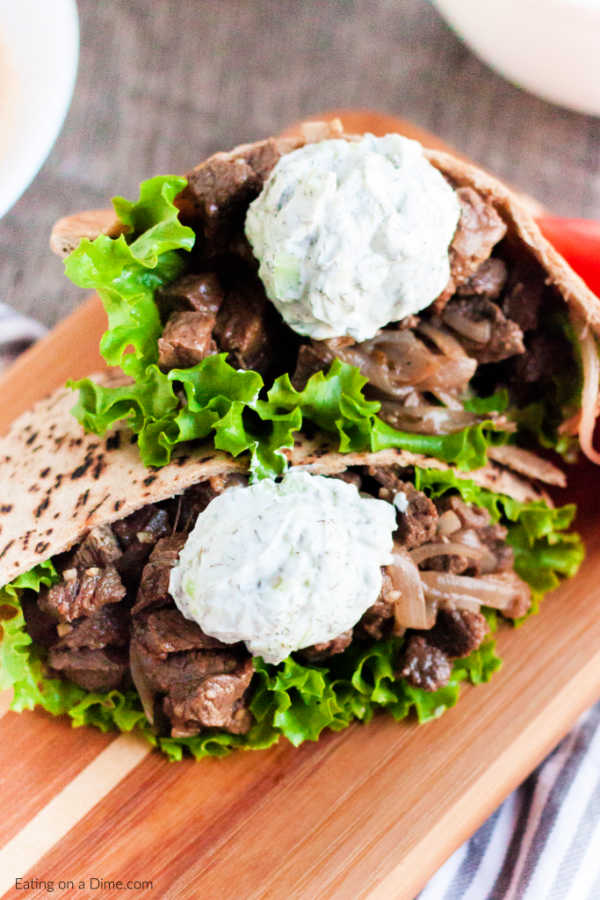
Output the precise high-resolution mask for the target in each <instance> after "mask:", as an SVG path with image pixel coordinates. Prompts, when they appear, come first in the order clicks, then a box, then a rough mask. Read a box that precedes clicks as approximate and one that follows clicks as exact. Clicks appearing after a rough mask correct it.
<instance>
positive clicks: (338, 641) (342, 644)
mask: <svg viewBox="0 0 600 900" xmlns="http://www.w3.org/2000/svg"><path fill="white" fill-rule="evenodd" d="M352 634H353V631H352V628H350V629H349V631H344V632H343V633H342V634H340V635H338V636H337V637H335V638H333V640H331V641H324V642H323V643H322V644H313V645H312V646H311V647H305V648H304V649H303V650H300V656H301V657H302V659H304V660H306V662H309V663H313V662H322V661H323V660H325V659H328V658H329V657H330V656H336V654H338V653H343V652H344V650H346V648H347V647H349V646H350V644H351V643H352Z"/></svg>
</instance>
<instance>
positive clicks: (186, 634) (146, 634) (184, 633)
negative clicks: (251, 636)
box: [137, 607, 227, 659]
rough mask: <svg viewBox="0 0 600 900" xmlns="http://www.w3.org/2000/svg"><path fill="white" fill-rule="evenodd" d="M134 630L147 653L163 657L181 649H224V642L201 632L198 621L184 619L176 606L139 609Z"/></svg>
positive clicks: (225, 647) (225, 646)
mask: <svg viewBox="0 0 600 900" xmlns="http://www.w3.org/2000/svg"><path fill="white" fill-rule="evenodd" d="M137 622H138V625H137V634H138V636H140V639H141V640H143V642H144V644H145V646H146V647H147V648H148V650H149V651H150V653H154V654H155V656H158V657H160V659H166V658H167V656H168V654H169V653H180V652H182V651H184V650H214V649H220V650H224V649H227V645H226V644H223V643H221V641H218V640H217V639H216V638H213V637H209V635H207V634H204V632H203V631H202V629H201V628H200V626H199V625H196V623H195V622H191V621H190V620H189V619H186V618H185V617H184V616H183V615H182V614H181V613H180V612H179V610H178V609H176V608H175V607H172V608H171V607H168V608H166V609H158V610H155V611H153V612H150V613H142V615H141V616H140V617H139V618H138V620H137Z"/></svg>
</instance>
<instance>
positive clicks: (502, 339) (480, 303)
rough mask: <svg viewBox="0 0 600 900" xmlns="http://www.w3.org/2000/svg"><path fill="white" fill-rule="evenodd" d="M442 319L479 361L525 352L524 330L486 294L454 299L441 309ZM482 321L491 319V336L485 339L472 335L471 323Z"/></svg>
mask: <svg viewBox="0 0 600 900" xmlns="http://www.w3.org/2000/svg"><path fill="white" fill-rule="evenodd" d="M442 322H443V324H444V325H446V326H449V327H450V328H452V329H453V330H454V331H455V332H456V334H457V337H458V339H459V340H460V342H461V344H462V345H463V347H464V348H465V350H466V352H467V353H468V355H469V356H472V357H473V358H474V359H476V360H477V362H479V363H493V362H500V361H501V360H503V359H508V358H509V357H511V356H517V355H518V354H520V353H524V352H525V345H524V343H523V332H522V331H521V329H520V328H519V326H518V325H517V323H516V322H513V321H512V320H511V319H507V318H506V316H505V315H504V313H503V312H502V310H501V309H500V307H499V306H498V305H497V304H496V303H494V302H493V301H492V300H487V299H486V298H484V297H463V298H460V299H457V300H451V301H450V302H449V303H448V304H447V306H446V307H445V309H444V312H443V313H442ZM480 322H487V323H489V337H488V338H487V340H485V341H482V342H479V341H475V340H473V339H472V337H470V336H469V323H480Z"/></svg>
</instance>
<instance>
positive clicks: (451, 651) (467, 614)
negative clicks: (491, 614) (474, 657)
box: [422, 609, 488, 659]
mask: <svg viewBox="0 0 600 900" xmlns="http://www.w3.org/2000/svg"><path fill="white" fill-rule="evenodd" d="M487 631H488V626H487V622H486V620H485V617H484V616H482V615H481V613H479V612H472V611H470V610H467V609H440V610H439V611H438V614H437V618H436V620H435V625H434V626H433V628H432V629H431V630H430V631H427V632H423V634H422V637H423V638H424V639H425V640H426V641H427V643H428V644H431V645H433V646H434V647H437V648H438V649H439V650H442V651H443V653H445V654H446V656H448V657H449V658H450V659H457V658H460V657H463V656H468V655H469V653H472V651H473V650H476V649H477V648H478V647H479V645H480V644H481V642H482V641H483V639H484V637H485V636H486V634H487Z"/></svg>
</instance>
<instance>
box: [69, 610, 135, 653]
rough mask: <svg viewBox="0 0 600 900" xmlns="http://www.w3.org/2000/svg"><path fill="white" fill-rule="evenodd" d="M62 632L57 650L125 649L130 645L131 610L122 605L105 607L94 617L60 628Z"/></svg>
mask: <svg viewBox="0 0 600 900" xmlns="http://www.w3.org/2000/svg"><path fill="white" fill-rule="evenodd" d="M67 629H68V630H67ZM60 631H61V638H60V640H59V641H58V643H57V644H56V645H55V649H56V650H66V649H71V650H79V649H81V648H82V647H87V648H88V649H89V650H100V649H102V647H125V646H127V644H128V643H129V610H128V609H127V608H126V607H125V606H124V605H123V604H122V603H118V604H117V603H116V604H112V605H110V606H103V607H102V608H101V609H99V610H98V612H97V613H94V615H92V616H86V617H85V618H83V619H78V620H76V621H75V622H73V624H72V625H62V626H60Z"/></svg>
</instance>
